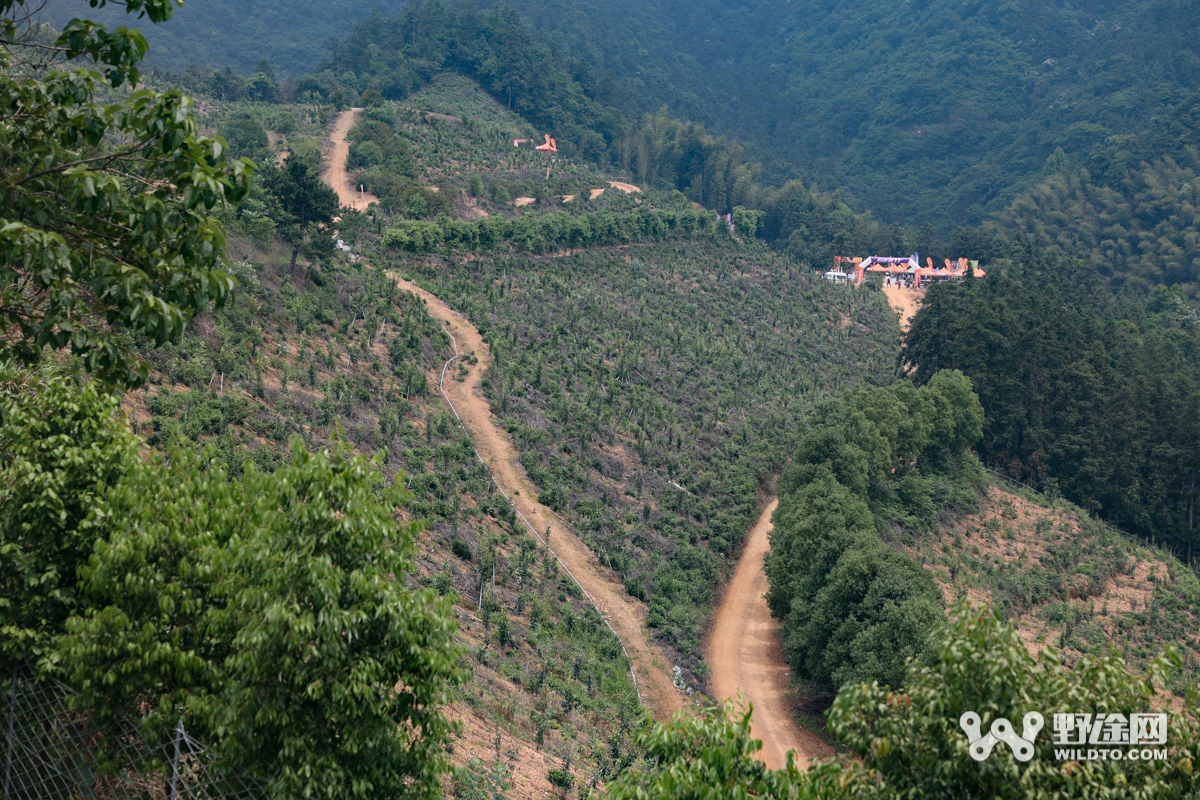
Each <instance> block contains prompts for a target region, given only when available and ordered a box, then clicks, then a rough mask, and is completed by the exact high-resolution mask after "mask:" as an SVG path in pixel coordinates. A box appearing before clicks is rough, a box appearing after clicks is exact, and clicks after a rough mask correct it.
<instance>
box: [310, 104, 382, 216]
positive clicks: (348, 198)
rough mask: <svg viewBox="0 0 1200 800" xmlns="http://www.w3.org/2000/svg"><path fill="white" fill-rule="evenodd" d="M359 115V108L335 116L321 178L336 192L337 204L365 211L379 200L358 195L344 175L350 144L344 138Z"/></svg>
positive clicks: (365, 195) (355, 187)
mask: <svg viewBox="0 0 1200 800" xmlns="http://www.w3.org/2000/svg"><path fill="white" fill-rule="evenodd" d="M361 113H362V109H361V108H352V109H350V110H349V111H343V112H341V113H340V114H338V115H337V119H335V120H334V122H333V131H331V132H330V134H329V143H330V145H331V147H330V148H329V149H327V150H326V152H325V158H324V162H325V169H324V170H323V171H322V173H321V177H322V178H324V179H325V182H326V183H328V184H329V185H330V186H331V187H332V188H333V190H334V191H335V192H337V196H338V202H340V203H341V204H342V205H343V206H347V207H349V208H353V209H355V210H357V211H366V210H367V206H369V205H371V203H378V202H379V198H378V197H376V196H375V195H373V194H371V193H370V192H364V193H362V194H360V193H359V191H358V187H357V186H355V185H354V184H353V183H351V182H350V176H349V175H347V174H346V161H347V159H349V158H350V143H349V142H348V141H346V136H347V135H348V134H349V133H350V129H351V128H353V127H354V123H355V121H356V120H357V119H358V115H359V114H361Z"/></svg>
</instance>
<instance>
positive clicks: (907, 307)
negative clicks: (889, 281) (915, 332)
mask: <svg viewBox="0 0 1200 800" xmlns="http://www.w3.org/2000/svg"><path fill="white" fill-rule="evenodd" d="M883 293H884V294H885V295H886V296H887V299H888V302H889V303H890V304H891V306H892V308H894V309H896V311H897V312H898V313H899V314H900V330H902V331H907V330H908V324H909V323H910V322H911V321H912V318H913V315H914V314H916V313H917V311H918V310H919V309H920V308H921V301H922V300H924V299H925V290H924V289H905V288H904V287H902V286H884V287H883Z"/></svg>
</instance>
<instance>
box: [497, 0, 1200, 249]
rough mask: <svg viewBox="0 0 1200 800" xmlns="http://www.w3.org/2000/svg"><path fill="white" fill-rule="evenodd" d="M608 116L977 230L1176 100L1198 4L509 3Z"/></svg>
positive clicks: (883, 205) (1192, 60) (1187, 67)
mask: <svg viewBox="0 0 1200 800" xmlns="http://www.w3.org/2000/svg"><path fill="white" fill-rule="evenodd" d="M507 4H508V5H512V6H513V7H515V8H517V9H518V10H519V11H520V12H521V13H522V15H524V16H525V17H526V18H528V19H530V20H531V22H532V24H533V25H534V27H535V29H538V30H539V31H544V32H545V33H546V35H547V38H549V39H550V40H551V41H552V42H556V43H561V46H562V49H563V50H564V52H568V53H570V52H579V53H581V54H582V55H585V56H586V57H588V58H589V59H591V60H592V61H593V62H594V63H595V64H596V66H597V74H599V75H605V74H607V73H609V72H610V71H611V73H612V75H613V78H614V79H615V80H614V81H613V86H614V92H616V91H618V90H617V88H616V87H624V90H625V93H624V94H621V95H619V96H614V99H616V100H617V101H618V102H619V103H621V104H623V105H628V106H634V107H638V108H641V109H642V110H646V111H653V110H654V109H655V108H656V107H657V104H658V103H660V102H666V103H668V104H669V105H670V107H671V109H672V111H673V112H674V113H676V114H678V115H680V116H685V117H688V118H691V119H695V120H698V121H703V122H706V123H708V124H709V125H710V127H712V128H714V129H715V130H719V131H720V132H723V133H728V134H732V135H737V136H739V137H741V138H742V139H744V140H746V141H748V142H750V143H752V144H753V145H754V146H755V149H754V155H755V157H756V158H763V159H764V161H765V162H766V163H767V164H768V165H771V166H774V167H775V168H776V169H777V171H778V172H779V173H780V174H789V175H799V176H808V175H816V176H821V178H822V180H823V181H826V182H828V183H830V184H831V185H832V184H836V185H838V186H840V187H842V188H844V189H845V191H846V192H847V194H848V195H849V196H852V197H853V198H854V199H855V200H856V201H857V202H858V203H860V204H861V207H866V208H871V209H872V210H874V211H875V212H876V213H877V214H878V215H880V216H881V217H883V218H884V219H885V220H888V221H891V220H904V221H916V222H920V221H924V220H926V219H931V220H934V221H935V222H936V223H937V224H938V225H939V227H943V228H949V227H951V226H952V225H954V224H957V223H960V222H963V221H966V222H971V223H975V222H979V221H981V220H982V219H983V216H984V214H985V213H986V212H989V211H993V210H998V209H999V208H1000V207H1002V206H1003V204H1005V203H1006V202H1007V200H1008V199H1010V198H1011V197H1012V196H1013V194H1014V190H1015V188H1016V187H1019V186H1020V185H1021V184H1022V183H1023V182H1024V181H1027V180H1029V179H1031V178H1036V177H1037V175H1038V173H1039V171H1040V170H1041V168H1042V166H1043V164H1044V162H1045V160H1046V159H1047V158H1048V157H1049V156H1050V155H1051V154H1052V153H1053V152H1054V150H1055V148H1056V147H1062V148H1063V149H1064V151H1065V152H1066V153H1067V154H1068V156H1071V157H1078V156H1083V155H1085V154H1086V153H1087V152H1088V151H1089V150H1090V149H1091V148H1093V147H1094V146H1096V145H1099V144H1102V143H1103V142H1104V141H1105V139H1106V138H1107V137H1109V136H1112V135H1116V134H1123V133H1130V132H1134V131H1137V130H1140V129H1141V127H1142V126H1143V125H1144V124H1145V121H1146V120H1147V119H1148V118H1149V117H1150V116H1151V115H1153V114H1156V113H1160V112H1162V111H1165V110H1166V109H1169V108H1170V107H1172V106H1173V105H1175V104H1176V103H1178V102H1180V101H1181V100H1183V99H1184V98H1185V97H1186V96H1187V94H1188V93H1189V91H1190V87H1191V86H1194V85H1195V81H1196V77H1197V75H1198V74H1200V72H1198V71H1200V53H1197V52H1196V50H1195V42H1196V41H1197V28H1196V25H1197V19H1198V17H1197V15H1196V13H1195V11H1196V9H1195V4H1194V3H1189V2H1180V1H1178V0H1167V2H1161V1H1152V2H1134V3H1113V2H1082V3H1073V4H1066V3H1062V4H1059V3H1053V4H1047V3H1034V2H1013V3H1002V2H975V3H951V2H941V1H939V0H934V2H922V3H901V4H895V5H892V6H889V7H887V8H884V7H881V6H880V5H879V4H877V3H871V2H865V1H864V0H852V1H850V2H845V1H842V2H831V1H830V0H807V1H806V2H796V3H790V2H789V3H782V4H780V3H774V4H770V7H768V6H765V5H764V4H761V3H747V2H733V3H729V2H715V0H705V1H704V2H688V3H684V2H679V1H678V0H660V1H659V2H637V3H633V2H617V3H597V2H591V3H588V2H583V3H579V2H561V1H560V2H550V3H545V2H537V3H533V2H527V1H526V0H510V1H509V2H507Z"/></svg>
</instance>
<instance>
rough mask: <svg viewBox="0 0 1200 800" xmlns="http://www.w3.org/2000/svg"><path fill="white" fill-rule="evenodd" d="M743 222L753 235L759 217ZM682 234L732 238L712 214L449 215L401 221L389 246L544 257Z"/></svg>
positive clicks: (387, 238) (388, 237) (743, 216)
mask: <svg viewBox="0 0 1200 800" xmlns="http://www.w3.org/2000/svg"><path fill="white" fill-rule="evenodd" d="M737 221H738V223H740V225H741V233H742V234H744V235H748V236H752V235H753V229H754V228H757V223H758V215H757V214H756V213H755V212H747V211H745V209H739V214H738V216H737ZM735 229H737V226H736V225H735ZM679 235H690V236H701V237H712V238H717V239H719V238H722V237H723V238H725V239H729V238H731V237H730V232H729V227H728V225H727V223H725V222H723V221H722V220H719V219H718V218H717V216H716V215H715V214H713V213H711V212H707V211H693V210H692V209H691V208H675V209H654V208H650V207H649V206H645V207H643V208H640V209H638V210H637V211H632V212H625V213H621V212H616V213H614V212H611V211H594V212H582V213H570V212H567V211H558V212H555V213H553V214H537V213H533V214H522V215H520V216H517V217H500V216H489V217H487V218H486V219H482V220H478V221H476V222H461V221H459V220H453V219H450V218H448V217H445V216H439V217H438V219H437V220H436V221H434V222H421V221H401V222H398V223H396V224H395V225H393V226H392V227H391V228H388V230H387V232H386V233H384V236H383V244H384V246H385V247H390V248H395V249H398V250H406V251H408V252H410V253H429V252H433V251H437V250H440V249H443V248H445V249H451V250H455V249H462V250H470V251H473V252H483V253H487V252H492V251H495V250H496V249H498V248H501V247H502V246H504V245H509V246H511V247H512V249H513V250H516V251H517V252H520V253H543V252H545V251H547V250H554V249H560V248H561V249H567V248H571V249H574V248H584V247H597V246H604V245H618V244H628V243H630V242H638V241H658V240H662V239H665V238H667V237H669V236H679Z"/></svg>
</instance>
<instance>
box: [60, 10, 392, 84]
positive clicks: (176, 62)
mask: <svg viewBox="0 0 1200 800" xmlns="http://www.w3.org/2000/svg"><path fill="white" fill-rule="evenodd" d="M403 5H404V3H403V0H338V2H336V3H326V2H319V0H296V2H284V0H204V2H190V3H186V4H184V6H183V8H180V9H177V10H176V12H175V17H174V18H173V19H172V20H171V24H170V25H158V26H153V27H152V26H150V25H146V24H145V23H144V22H143V23H140V24H139V23H135V22H133V21H131V20H130V19H128V18H127V17H126V15H125V9H124V4H123V3H122V4H110V5H109V6H108V7H106V8H98V9H93V8H90V7H89V5H88V3H87V2H86V0H47V2H46V4H45V10H44V11H43V12H42V19H43V20H44V21H46V22H48V23H50V24H51V25H53V26H54V27H55V28H56V29H58V30H62V27H63V25H65V24H66V23H67V22H68V21H69V20H70V19H71V18H72V17H77V16H78V17H86V18H88V19H93V20H97V21H99V22H103V23H104V24H106V25H108V26H109V27H110V28H114V27H117V26H118V25H126V26H129V27H140V28H141V31H142V33H143V34H144V35H145V36H146V39H147V40H148V41H149V42H150V47H151V55H150V57H149V58H148V59H147V61H148V62H149V63H151V64H154V65H156V66H158V67H160V68H163V69H169V70H172V71H174V72H182V71H184V70H185V69H187V68H188V67H189V66H190V65H192V64H198V65H201V66H208V67H212V68H216V69H223V68H225V67H230V68H232V69H234V70H236V71H238V72H241V73H243V74H247V75H248V74H250V73H251V72H253V67H254V65H255V64H257V63H258V62H259V61H261V60H263V59H264V58H265V59H267V60H268V61H270V62H271V63H272V64H273V65H274V66H275V68H276V69H278V70H279V72H280V74H281V75H283V74H286V73H289V72H290V73H295V74H297V75H300V74H303V73H306V72H310V71H312V69H313V67H315V66H316V65H317V64H318V63H319V62H320V60H321V58H322V57H323V56H324V55H325V53H326V46H327V45H328V43H329V38H330V37H331V36H342V35H344V34H345V32H346V31H348V30H349V29H350V26H351V25H352V24H353V23H354V20H356V19H360V18H361V17H365V16H367V15H368V14H370V13H371V10H372V9H373V8H379V9H381V10H385V11H395V10H396V9H398V8H401V7H402V6H403Z"/></svg>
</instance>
